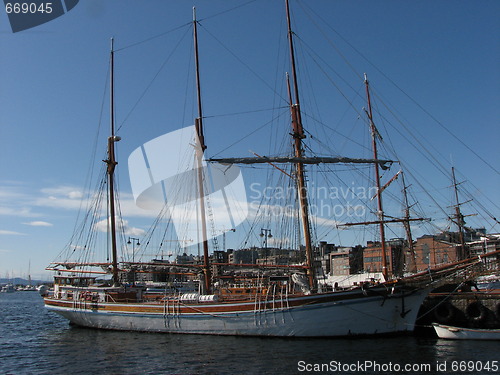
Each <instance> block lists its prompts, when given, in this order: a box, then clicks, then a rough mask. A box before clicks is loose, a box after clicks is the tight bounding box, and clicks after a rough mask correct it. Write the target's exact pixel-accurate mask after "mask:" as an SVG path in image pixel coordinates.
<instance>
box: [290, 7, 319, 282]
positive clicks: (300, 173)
mask: <svg viewBox="0 0 500 375" xmlns="http://www.w3.org/2000/svg"><path fill="white" fill-rule="evenodd" d="M286 16H287V23H288V43H289V49H290V61H291V65H292V79H293V89H294V96H295V104H293V98H292V93H291V89H290V83H289V82H288V88H289V89H288V91H289V97H290V112H291V117H292V130H293V133H292V137H293V139H294V149H295V157H296V158H298V159H300V158H302V157H303V148H302V139H304V138H305V137H306V136H305V134H304V128H303V126H302V116H301V113H300V99H299V88H298V83H297V71H296V68H295V53H294V47H293V32H292V27H291V21H290V7H289V2H288V0H286ZM296 173H297V190H298V195H299V204H300V213H301V218H302V228H303V231H304V242H305V246H306V263H307V278H308V281H309V287H310V288H311V290H315V289H316V285H315V279H314V258H313V249H312V242H311V228H310V226H309V206H308V201H307V187H306V182H305V173H304V164H303V163H302V162H300V161H299V162H297V163H296Z"/></svg>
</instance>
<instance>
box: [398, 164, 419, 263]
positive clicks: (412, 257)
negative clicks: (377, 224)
mask: <svg viewBox="0 0 500 375" xmlns="http://www.w3.org/2000/svg"><path fill="white" fill-rule="evenodd" d="M401 178H402V180H403V195H404V205H405V220H404V221H403V226H404V228H405V231H406V240H407V241H408V251H409V253H410V259H409V260H410V265H409V271H410V272H417V259H416V256H415V247H414V246H413V236H412V234H411V226H410V204H409V202H408V192H407V190H408V187H407V186H406V183H405V175H404V173H401Z"/></svg>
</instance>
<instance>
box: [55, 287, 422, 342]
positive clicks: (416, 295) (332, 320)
mask: <svg viewBox="0 0 500 375" xmlns="http://www.w3.org/2000/svg"><path fill="white" fill-rule="evenodd" d="M427 293H428V289H425V290H419V291H414V292H412V293H408V294H405V295H404V296H402V295H401V294H392V295H385V296H384V295H371V296H370V295H368V296H363V295H362V294H361V293H360V292H359V291H358V292H356V294H353V293H352V292H337V293H330V294H321V295H316V296H302V297H293V298H289V299H288V301H287V303H285V304H283V301H274V302H273V303H272V304H271V303H270V302H269V301H268V302H267V303H260V302H259V303H258V302H251V303H249V302H247V303H229V304H227V303H219V304H217V303H210V304H206V305H202V304H198V305H182V306H181V305H180V304H179V305H177V306H176V305H175V304H174V305H172V304H171V305H170V306H169V305H168V304H167V303H166V304H162V305H159V304H151V303H149V304H148V303H123V304H119V303H91V302H84V303H82V302H68V301H66V302H64V301H62V300H56V299H52V298H46V299H45V303H46V307H47V308H48V309H49V310H52V311H54V312H56V313H58V314H60V315H62V316H63V317H65V318H66V319H68V320H69V321H70V322H72V323H74V324H77V325H80V326H84V327H92V328H100V329H110V330H128V331H145V332H169V333H188V334H210V335H245V336H296V337H320V336H325V337H334V336H350V335H377V334H391V333H400V332H407V331H413V329H414V325H415V321H416V319H417V313H418V310H419V307H420V305H421V304H422V301H423V300H424V298H425V297H426V296H427ZM332 297H334V300H332ZM321 300H325V301H326V302H322V301H321ZM328 300H330V301H328ZM294 304H295V305H296V306H293V305H294ZM217 311H219V312H217Z"/></svg>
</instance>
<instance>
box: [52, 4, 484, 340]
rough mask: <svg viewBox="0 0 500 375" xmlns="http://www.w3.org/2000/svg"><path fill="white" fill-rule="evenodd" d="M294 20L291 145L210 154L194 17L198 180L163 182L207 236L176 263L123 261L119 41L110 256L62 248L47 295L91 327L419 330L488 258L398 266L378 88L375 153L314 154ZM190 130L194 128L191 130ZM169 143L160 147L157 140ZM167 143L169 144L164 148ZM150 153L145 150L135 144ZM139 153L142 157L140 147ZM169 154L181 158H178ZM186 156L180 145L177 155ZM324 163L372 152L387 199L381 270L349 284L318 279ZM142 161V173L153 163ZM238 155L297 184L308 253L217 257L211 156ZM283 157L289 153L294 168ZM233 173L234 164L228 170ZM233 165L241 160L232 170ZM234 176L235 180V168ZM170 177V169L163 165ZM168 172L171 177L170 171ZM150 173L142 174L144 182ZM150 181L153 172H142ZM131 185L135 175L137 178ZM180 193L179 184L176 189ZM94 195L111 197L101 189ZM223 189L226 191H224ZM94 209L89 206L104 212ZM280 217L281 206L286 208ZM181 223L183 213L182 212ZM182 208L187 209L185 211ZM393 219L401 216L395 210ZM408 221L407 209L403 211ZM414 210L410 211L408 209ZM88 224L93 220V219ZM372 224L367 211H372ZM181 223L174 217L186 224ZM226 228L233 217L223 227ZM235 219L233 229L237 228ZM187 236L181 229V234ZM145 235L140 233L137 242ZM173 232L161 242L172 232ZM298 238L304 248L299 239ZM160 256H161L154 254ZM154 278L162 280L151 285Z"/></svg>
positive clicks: (229, 331)
mask: <svg viewBox="0 0 500 375" xmlns="http://www.w3.org/2000/svg"><path fill="white" fill-rule="evenodd" d="M286 14H287V25H288V44H289V46H288V47H289V53H290V60H291V74H290V77H287V85H288V97H289V98H288V101H289V111H290V118H291V133H290V134H291V144H292V146H293V150H292V153H291V154H290V155H288V156H284V157H282V156H280V157H262V156H259V155H256V157H252V158H230V159H228V158H226V159H211V160H205V159H204V151H205V149H206V148H207V145H206V144H205V137H204V131H205V129H204V122H203V119H204V116H203V113H202V101H201V91H200V74H199V69H198V65H199V63H198V41H197V25H198V22H197V20H196V17H194V20H193V24H192V25H193V30H194V54H195V55H194V56H195V65H196V82H197V88H198V91H197V93H198V95H197V97H198V99H197V100H198V101H197V104H198V105H197V108H198V117H197V118H196V119H195V125H194V126H193V127H190V128H186V129H185V131H184V132H183V133H182V136H179V137H177V138H175V139H176V140H179V139H182V140H186V142H187V144H189V147H188V148H191V150H193V151H194V155H193V156H192V157H191V158H188V159H189V162H190V163H191V167H190V168H189V173H187V174H189V176H188V180H189V182H188V183H186V185H182V184H178V183H177V184H175V183H173V186H174V187H172V186H165V185H162V186H160V190H162V189H163V193H165V190H167V191H168V194H166V195H167V196H168V197H169V199H168V200H167V202H166V204H165V207H166V208H165V209H166V210H170V211H169V212H170V215H171V216H172V217H173V216H176V217H177V218H178V217H179V216H181V215H180V214H179V215H177V214H178V211H176V210H179V209H180V207H183V206H184V205H187V204H188V203H193V202H194V204H195V205H197V207H195V209H194V211H196V212H197V214H198V217H200V219H199V221H198V222H197V228H198V229H199V233H200V238H199V240H198V242H199V244H200V246H201V248H202V252H203V253H202V256H200V258H199V261H198V262H191V263H190V264H187V263H183V264H176V263H172V262H170V261H165V260H163V259H152V260H149V261H144V260H141V261H139V260H137V261H136V259H134V256H133V257H132V260H128V261H120V258H119V249H118V244H117V243H118V239H117V237H118V235H117V234H118V233H119V230H120V227H121V226H122V224H121V223H120V222H117V216H118V215H117V212H118V211H119V210H118V209H117V203H116V202H117V198H116V197H115V190H116V187H115V178H114V175H115V167H116V165H117V160H116V156H115V145H116V142H118V141H119V140H120V137H118V136H117V135H116V134H115V124H114V73H113V72H114V48H113V46H112V48H111V59H110V61H111V90H110V93H111V94H110V95H111V110H110V111H111V132H110V135H109V137H108V145H107V159H106V160H105V163H106V181H104V182H103V183H102V184H101V186H102V187H107V193H108V199H107V201H108V202H109V204H108V206H109V210H108V218H109V220H107V223H108V228H109V230H108V232H109V234H110V259H109V260H107V261H103V262H91V261H88V260H86V259H89V258H85V255H82V254H84V253H85V252H86V251H92V250H93V249H92V247H93V246H94V245H95V243H94V242H92V240H89V242H86V243H85V246H82V247H81V248H80V247H79V248H77V247H76V246H75V245H71V246H73V250H72V251H71V252H72V253H73V255H75V254H80V258H79V259H78V260H76V261H75V260H70V259H65V260H58V261H56V262H53V263H52V264H51V266H50V267H49V268H48V269H50V270H54V271H56V272H57V275H56V276H55V277H54V292H53V294H52V295H47V296H45V298H44V301H45V306H46V307H47V308H48V309H49V310H50V311H54V312H56V313H58V314H60V315H62V316H63V317H64V318H66V319H68V320H69V321H70V322H71V323H74V324H77V325H80V326H85V327H93V328H101V329H111V330H132V331H147V332H170V333H191V334H214V335H249V336H299V337H318V336H329V337H333V336H350V335H374V334H392V333H401V332H408V331H412V330H413V329H414V326H415V321H416V319H417V314H418V311H419V307H420V305H421V304H422V301H423V300H424V298H425V297H426V296H427V294H428V292H429V291H430V290H431V289H432V288H433V287H434V285H435V284H436V282H437V281H438V280H439V279H440V278H443V277H446V276H449V275H451V274H452V273H454V272H462V273H467V272H469V268H470V267H471V266H472V265H475V264H477V263H478V262H479V260H478V259H471V260H466V261H463V262H460V263H458V264H456V265H455V266H454V267H453V268H452V269H447V268H441V269H438V270H436V271H433V272H431V271H430V272H425V273H423V274H416V275H413V276H410V277H407V278H403V277H395V276H394V275H391V273H390V272H389V271H390V270H389V267H388V265H387V258H388V257H387V255H386V254H385V234H384V227H385V223H386V218H385V217H384V214H383V207H382V198H381V191H382V190H383V187H381V185H380V181H381V178H380V176H379V170H380V168H387V166H388V165H389V164H391V161H390V160H381V159H379V157H378V154H377V130H376V127H375V124H374V122H373V116H372V113H371V103H370V88H369V85H368V80H367V79H366V78H365V86H366V94H367V107H368V108H367V111H366V112H367V116H368V119H369V123H370V130H371V134H372V146H373V149H372V151H373V157H372V158H370V159H352V158H345V157H329V156H321V157H317V156H308V154H307V152H306V148H305V147H304V143H303V140H304V138H306V132H305V130H304V127H303V124H302V113H301V106H300V96H299V93H300V92H299V87H298V81H297V72H296V67H295V50H294V33H293V32H292V27H291V21H290V10H289V5H288V1H286ZM186 134H187V135H186ZM160 148H161V147H160ZM167 151H168V150H165V152H167ZM138 153H139V154H140V155H143V153H144V150H143V149H141V150H139V151H138ZM130 160H134V157H133V156H132V157H131V159H129V163H130ZM171 160H172V159H171ZM173 160H180V157H177V159H176V157H173ZM323 163H343V164H348V165H351V164H365V165H368V166H370V167H373V168H374V172H375V176H376V177H375V182H376V187H377V191H378V192H379V193H378V194H377V201H378V211H377V212H378V215H379V217H378V218H377V220H376V221H374V222H371V224H375V225H377V226H379V228H380V236H381V247H382V263H383V268H382V276H383V279H382V280H372V281H371V282H370V281H368V282H363V283H359V284H358V285H353V286H351V287H348V288H334V287H332V286H328V285H326V284H325V283H324V282H322V280H321V276H322V275H320V270H319V267H318V264H317V261H316V251H317V248H318V246H317V242H315V240H314V235H313V233H312V230H311V215H310V208H309V201H308V198H309V197H308V189H307V188H308V182H307V179H306V173H305V171H306V169H307V167H308V166H310V165H317V164H323ZM146 164H147V163H145V167H144V168H145V175H146V176H147V173H148V172H149V173H150V172H151V171H150V170H149V169H148V168H147V166H146ZM235 164H260V165H266V166H269V167H270V168H272V169H275V170H277V171H278V173H281V174H282V175H283V176H285V178H287V179H288V181H289V182H292V183H293V184H294V186H295V192H296V198H297V207H298V215H297V216H296V219H297V220H296V221H298V222H300V230H299V231H298V234H291V233H288V232H287V233H288V234H287V235H288V236H298V235H300V241H299V248H300V249H296V250H297V251H295V252H294V253H296V254H304V257H303V258H304V259H300V257H298V259H296V260H295V262H293V261H290V262H288V263H287V264H272V263H270V262H263V263H261V264H259V265H256V264H255V262H249V263H250V264H245V263H229V262H227V261H226V262H223V261H219V260H217V259H216V257H215V256H214V255H212V256H211V254H210V248H209V247H210V239H209V237H210V236H209V231H210V228H209V227H210V225H211V224H210V220H211V219H210V218H211V217H213V215H214V213H213V211H214V209H213V207H212V206H211V205H210V202H208V199H209V198H210V194H209V191H208V190H210V189H209V187H208V185H209V183H208V182H207V181H208V179H209V177H208V174H207V173H208V172H207V171H208V170H209V167H210V165H218V166H223V168H227V169H228V170H229V168H231V166H233V165H235ZM282 165H288V166H290V168H291V172H290V173H289V172H287V171H285V170H284V168H282V167H281V166H282ZM223 172H224V173H222V174H223V175H227V174H228V173H227V170H224V171H223ZM233 172H234V170H233ZM233 175H235V176H233V177H232V181H237V180H238V176H239V175H238V172H237V171H236V172H234V173H233ZM163 177H165V176H163ZM166 181H167V183H166V184H168V181H169V180H168V179H166ZM141 183H142V182H141V181H139V182H138V184H139V185H140V184H141ZM144 183H145V184H146V185H147V183H146V182H144ZM188 186H189V188H191V187H192V186H193V187H194V190H193V191H195V192H196V196H192V195H189V194H188V196H187V197H183V198H181V199H180V201H181V202H180V203H179V202H176V204H175V207H173V206H174V204H173V203H172V199H171V196H172V195H175V191H176V190H184V189H187V188H188ZM133 188H134V186H133ZM177 194H179V193H177ZM95 197H96V198H95V199H96V200H99V201H105V200H106V199H105V198H104V197H103V196H101V195H96V196H95ZM223 198H224V199H226V197H223ZM95 216H96V215H95V213H91V214H90V215H88V216H87V217H90V218H91V219H93V220H96V218H95ZM277 219H281V218H277ZM179 220H180V221H181V223H182V219H179ZM185 220H190V219H189V218H187V217H186V219H185ZM392 221H394V219H393V220H392ZM401 222H403V220H402V221H401ZM406 222H408V219H407V220H406ZM95 224H96V223H95V221H94V223H93V225H89V226H88V228H89V229H94V228H93V226H95ZM365 224H366V223H365ZM180 226H181V225H178V226H176V228H177V229H178V227H180ZM226 230H227V228H226ZM231 230H233V231H234V229H231ZM261 233H262V235H263V236H265V237H264V238H265V239H266V238H270V237H271V232H270V230H268V229H267V228H262V229H261ZM131 240H133V241H134V249H133V251H134V254H135V244H137V246H138V247H139V246H143V247H145V246H147V245H148V244H149V240H148V241H146V243H144V242H145V241H144V240H143V241H141V242H142V245H139V243H138V242H139V241H138V239H136V238H129V243H130V241H131ZM181 240H182V239H181V238H179V241H181ZM136 241H137V242H136ZM167 242H168V241H165V242H164V243H167ZM299 250H301V251H299ZM157 258H158V257H157ZM103 274H104V275H110V276H111V278H110V279H109V278H108V279H99V278H98V276H99V275H101V276H102V275H103ZM145 274H152V275H155V276H156V278H153V279H155V280H160V281H162V280H161V279H162V278H163V282H162V283H160V282H158V283H156V284H151V283H149V284H148V283H145V282H143V281H144V279H145V277H144V275H145ZM152 286H155V287H152Z"/></svg>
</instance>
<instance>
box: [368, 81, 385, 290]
mask: <svg viewBox="0 0 500 375" xmlns="http://www.w3.org/2000/svg"><path fill="white" fill-rule="evenodd" d="M365 87H366V98H367V102H368V112H367V115H368V120H369V121H370V131H371V134H372V148H373V159H375V160H377V158H378V151H377V136H379V134H378V131H377V128H376V127H375V124H374V122H373V114H372V104H371V100H370V89H369V84H368V78H367V76H366V74H365ZM375 184H376V187H377V208H378V212H377V214H378V219H379V230H380V244H381V247H382V275H383V276H384V279H385V280H386V281H387V280H388V278H389V275H388V272H387V258H386V254H387V249H386V244H385V226H384V209H383V206H382V190H381V186H380V169H379V165H378V164H377V163H375Z"/></svg>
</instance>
